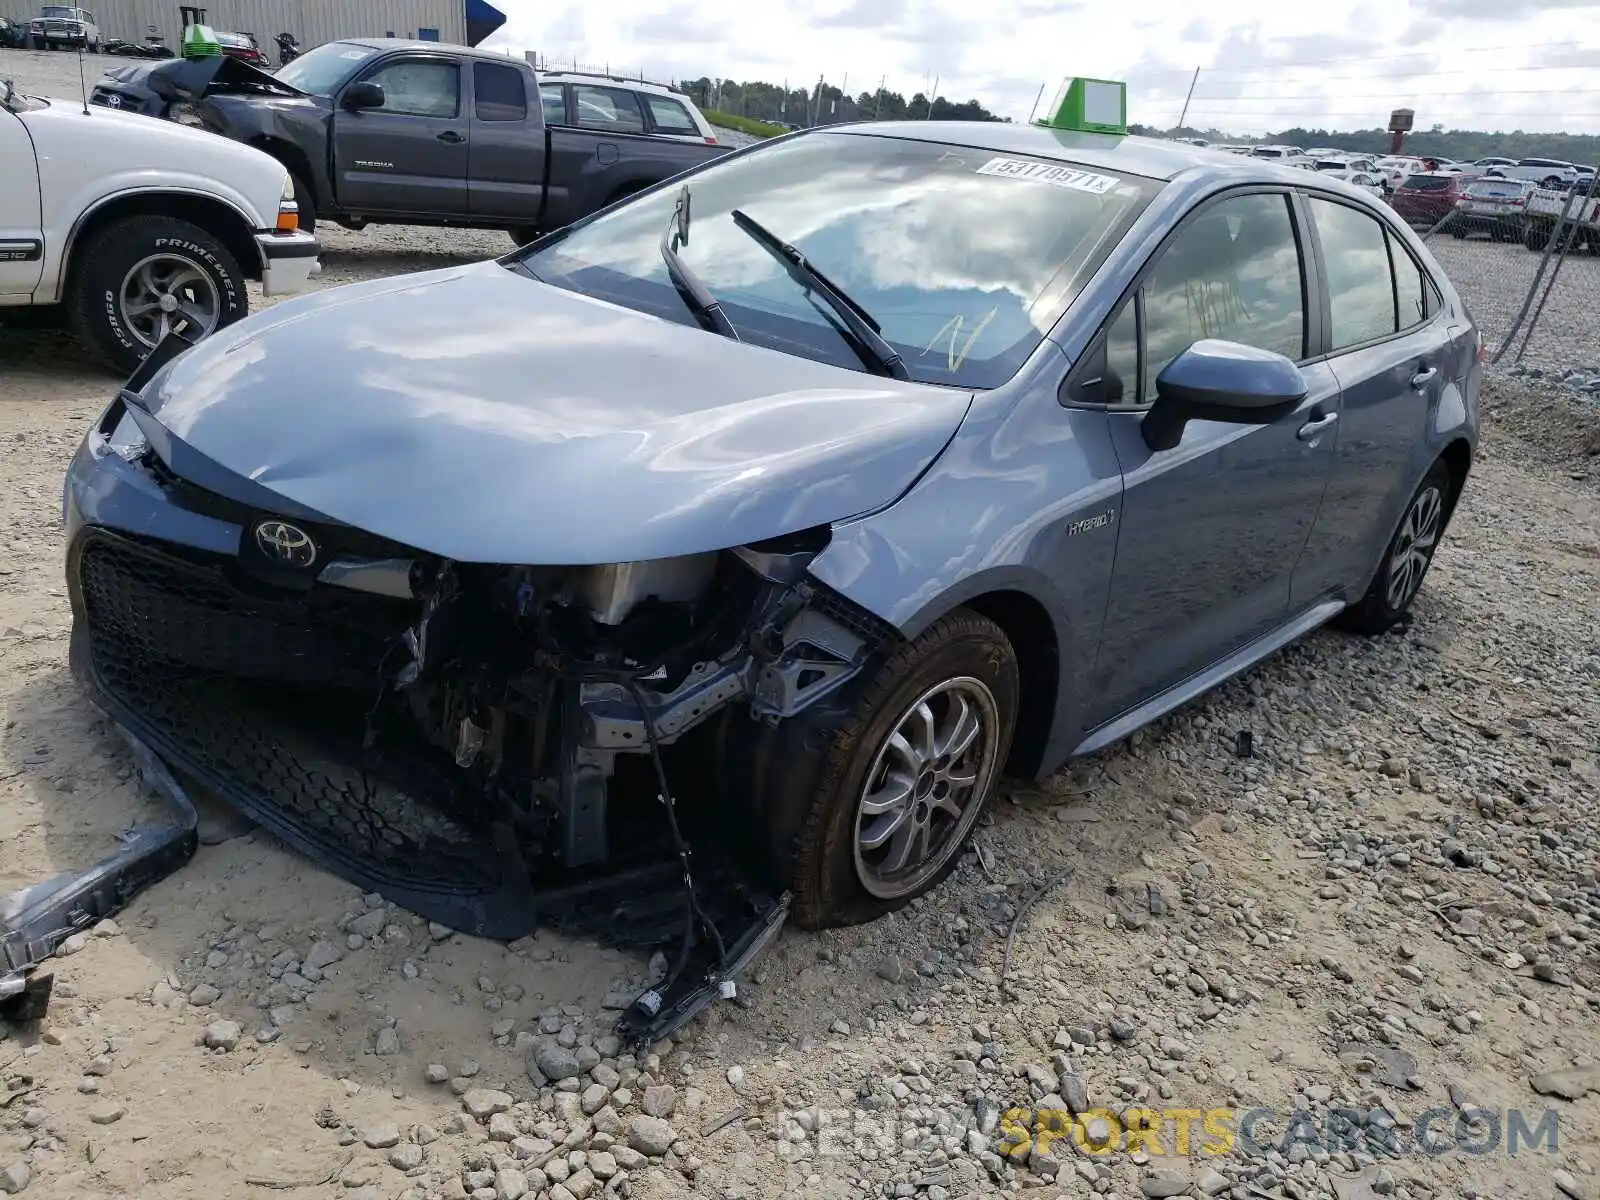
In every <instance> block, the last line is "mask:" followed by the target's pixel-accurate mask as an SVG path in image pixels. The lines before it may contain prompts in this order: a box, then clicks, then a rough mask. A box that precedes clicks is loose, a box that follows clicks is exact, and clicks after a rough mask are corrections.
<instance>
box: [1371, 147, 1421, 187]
mask: <svg viewBox="0 0 1600 1200" xmlns="http://www.w3.org/2000/svg"><path fill="white" fill-rule="evenodd" d="M1377 167H1378V170H1379V171H1381V172H1383V176H1384V178H1385V179H1387V180H1388V181H1389V190H1390V191H1393V190H1394V189H1396V188H1398V187H1399V186H1400V185H1401V184H1402V183H1404V182H1405V178H1406V176H1407V175H1414V174H1416V173H1417V172H1418V171H1421V170H1422V169H1423V166H1422V160H1421V159H1420V158H1413V157H1412V156H1410V155H1407V154H1391V155H1387V156H1385V157H1384V158H1380V159H1379V160H1378V162H1377Z"/></svg>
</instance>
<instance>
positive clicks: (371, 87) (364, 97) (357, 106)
mask: <svg viewBox="0 0 1600 1200" xmlns="http://www.w3.org/2000/svg"><path fill="white" fill-rule="evenodd" d="M385 99H386V97H385V96H384V94H383V84H381V83H371V82H367V81H363V82H361V83H352V84H351V85H350V86H349V87H347V88H345V90H344V95H343V96H342V97H341V98H340V100H339V103H340V104H341V105H343V106H344V107H345V108H348V109H349V110H350V111H351V112H359V111H361V110H362V109H364V108H382V107H383V105H384V101H385Z"/></svg>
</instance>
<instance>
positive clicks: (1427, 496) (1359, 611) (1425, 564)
mask: <svg viewBox="0 0 1600 1200" xmlns="http://www.w3.org/2000/svg"><path fill="white" fill-rule="evenodd" d="M1455 486H1456V485H1455V481H1454V480H1453V479H1452V478H1451V476H1450V468H1449V467H1447V466H1445V464H1444V463H1442V462H1436V463H1434V464H1433V467H1432V468H1431V469H1430V470H1429V471H1428V473H1427V475H1426V476H1424V477H1423V480H1422V482H1421V483H1420V484H1418V485H1417V490H1416V492H1415V493H1414V494H1413V495H1412V497H1411V499H1410V501H1409V502H1408V503H1407V504H1406V507H1405V512H1404V514H1402V516H1401V517H1400V524H1399V527H1398V528H1396V529H1395V531H1394V536H1393V537H1391V538H1390V539H1389V548H1388V549H1387V550H1386V551H1384V555H1383V561H1382V562H1381V563H1379V564H1378V573H1377V574H1376V575H1375V576H1374V577H1373V579H1372V583H1371V585H1370V586H1369V587H1368V588H1367V594H1366V595H1365V596H1363V597H1362V598H1361V599H1360V601H1359V602H1357V603H1356V604H1353V605H1351V606H1350V607H1349V608H1347V609H1345V610H1344V612H1342V613H1341V614H1339V617H1338V623H1339V624H1340V625H1342V626H1343V627H1344V628H1346V629H1349V630H1351V631H1352V632H1354V633H1363V634H1367V635H1368V636H1372V635H1376V634H1380V633H1384V632H1386V631H1388V630H1390V629H1392V628H1394V626H1396V625H1398V624H1399V623H1400V622H1401V620H1403V619H1404V617H1405V615H1406V613H1407V612H1408V611H1410V608H1411V604H1412V602H1413V601H1414V600H1415V599H1416V598H1417V592H1418V591H1420V590H1421V588H1422V581H1423V579H1424V578H1425V577H1426V575H1427V573H1428V568H1429V567H1430V566H1431V565H1432V564H1433V555H1434V552H1435V551H1437V550H1438V548H1439V539H1440V538H1441V537H1442V536H1443V535H1444V524H1445V519H1446V517H1447V515H1448V513H1449V511H1450V498H1451V496H1452V494H1453V493H1454V491H1455Z"/></svg>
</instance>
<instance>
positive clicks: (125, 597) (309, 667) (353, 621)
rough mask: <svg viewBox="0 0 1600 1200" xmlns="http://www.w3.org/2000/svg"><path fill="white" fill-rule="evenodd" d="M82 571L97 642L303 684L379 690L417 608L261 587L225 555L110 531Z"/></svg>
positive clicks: (326, 590)
mask: <svg viewBox="0 0 1600 1200" xmlns="http://www.w3.org/2000/svg"><path fill="white" fill-rule="evenodd" d="M78 570H79V584H80V587H81V589H82V593H83V603H84V607H85V609H86V610H87V612H88V616H89V624H90V628H91V630H92V633H93V637H94V639H95V644H96V646H99V645H100V644H102V643H107V644H115V645H116V646H118V647H120V648H121V650H123V651H124V652H126V653H129V654H133V655H136V656H137V657H139V658H141V659H146V660H149V661H151V662H155V663H164V664H170V665H177V666H186V667H194V668H199V669H203V670H207V671H214V672H217V673H220V674H223V675H229V676H233V677H236V678H242V679H255V680H263V681H269V682H274V683H282V684H290V685H294V686H299V687H307V688H355V689H362V690H365V691H368V692H371V691H373V690H374V689H375V688H376V687H378V686H379V684H380V670H381V668H382V667H383V665H384V660H385V658H386V656H387V655H389V654H391V653H394V652H396V650H397V647H398V642H397V639H398V638H399V636H400V634H401V633H402V632H403V631H404V629H405V628H406V626H407V625H408V624H410V622H411V621H412V620H413V619H414V615H415V607H414V605H412V604H411V603H410V602H409V601H403V600H391V599H387V598H385V597H382V596H372V595H369V594H367V593H364V592H354V591H350V590H348V589H344V588H336V587H331V586H327V585H313V586H312V587H311V588H310V589H309V590H307V591H301V592H284V591H273V590H269V589H267V588H266V586H265V585H255V590H252V589H251V584H250V582H249V580H248V578H247V577H245V576H244V575H243V573H242V572H241V571H239V569H238V568H237V567H234V566H231V565H230V564H229V563H228V560H226V559H221V558H218V559H215V560H214V561H211V560H208V559H207V558H197V559H195V560H187V559H183V558H178V557H175V556H174V555H171V554H167V553H163V552H161V551H157V550H154V549H152V548H150V547H147V546H144V545H141V544H138V543H134V542H128V541H124V540H121V539H118V540H115V541H113V540H111V539H109V538H107V537H105V536H103V535H101V536H97V537H95V538H93V539H91V540H90V541H89V543H88V544H87V545H86V546H85V547H84V550H83V554H82V558H81V560H80V564H79V568H78Z"/></svg>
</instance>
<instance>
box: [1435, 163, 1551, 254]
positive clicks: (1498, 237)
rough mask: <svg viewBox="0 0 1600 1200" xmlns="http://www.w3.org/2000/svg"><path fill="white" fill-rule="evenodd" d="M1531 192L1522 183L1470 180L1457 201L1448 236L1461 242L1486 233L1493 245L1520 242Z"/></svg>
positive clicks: (1527, 185)
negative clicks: (1494, 242)
mask: <svg viewBox="0 0 1600 1200" xmlns="http://www.w3.org/2000/svg"><path fill="white" fill-rule="evenodd" d="M1534 190H1535V185H1534V184H1531V183H1529V182H1528V181H1527V180H1525V179H1495V178H1481V179H1474V180H1472V181H1471V182H1470V183H1468V184H1467V185H1466V187H1465V188H1464V189H1462V192H1461V196H1460V198H1459V199H1457V201H1456V206H1455V216H1454V217H1453V218H1452V219H1451V221H1450V233H1451V235H1452V236H1454V237H1458V238H1464V237H1466V236H1467V235H1468V234H1470V233H1486V234H1488V235H1489V237H1490V239H1491V240H1493V241H1496V242H1515V241H1521V240H1522V236H1523V234H1524V232H1525V227H1526V224H1527V213H1528V200H1529V198H1530V197H1531V196H1532V195H1533V193H1534Z"/></svg>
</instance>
